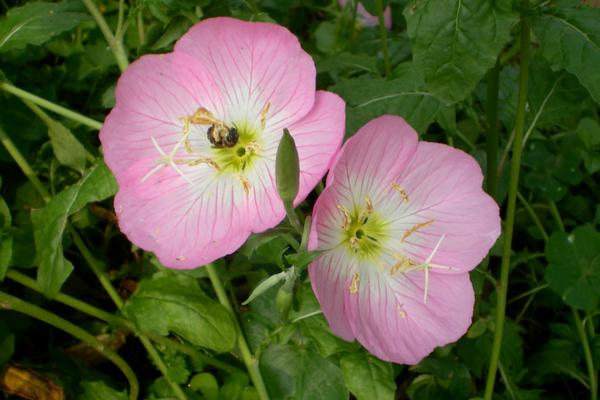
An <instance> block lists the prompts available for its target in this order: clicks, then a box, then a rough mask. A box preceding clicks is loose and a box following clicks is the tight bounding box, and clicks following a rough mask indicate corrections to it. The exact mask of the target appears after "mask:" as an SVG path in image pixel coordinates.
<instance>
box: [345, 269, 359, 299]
mask: <svg viewBox="0 0 600 400" xmlns="http://www.w3.org/2000/svg"><path fill="white" fill-rule="evenodd" d="M359 282H360V275H359V274H358V272H355V273H354V275H352V282H351V283H350V287H349V288H348V289H349V290H350V293H351V294H356V293H358V283H359Z"/></svg>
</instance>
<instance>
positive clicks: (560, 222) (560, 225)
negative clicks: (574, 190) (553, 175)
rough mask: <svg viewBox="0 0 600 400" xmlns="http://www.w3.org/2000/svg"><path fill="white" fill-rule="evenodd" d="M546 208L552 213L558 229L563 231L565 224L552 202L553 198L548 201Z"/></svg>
mask: <svg viewBox="0 0 600 400" xmlns="http://www.w3.org/2000/svg"><path fill="white" fill-rule="evenodd" d="M548 210H550V214H551V215H552V218H554V220H555V221H556V225H558V229H560V230H561V231H562V232H564V231H565V224H564V223H563V220H562V218H561V216H560V212H559V211H558V208H557V207H556V203H555V202H554V200H549V201H548Z"/></svg>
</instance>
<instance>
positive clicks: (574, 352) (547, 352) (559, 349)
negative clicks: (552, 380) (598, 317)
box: [528, 339, 581, 376]
mask: <svg viewBox="0 0 600 400" xmlns="http://www.w3.org/2000/svg"><path fill="white" fill-rule="evenodd" d="M580 352H581V350H580V346H579V345H578V344H577V343H576V342H574V341H572V340H567V339H550V340H549V341H548V342H546V343H544V345H543V346H542V348H541V350H540V351H538V352H537V353H535V354H534V355H533V356H532V357H531V359H530V360H529V364H528V365H529V368H530V369H531V371H532V373H533V374H534V375H540V376H544V375H549V374H564V375H568V376H573V375H577V373H578V371H579V368H578V364H579V362H580V361H581V357H580Z"/></svg>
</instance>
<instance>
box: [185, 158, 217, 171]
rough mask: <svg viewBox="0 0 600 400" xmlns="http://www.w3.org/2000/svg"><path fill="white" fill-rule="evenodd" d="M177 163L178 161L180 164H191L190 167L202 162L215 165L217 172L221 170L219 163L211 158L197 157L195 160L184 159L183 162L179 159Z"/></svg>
mask: <svg viewBox="0 0 600 400" xmlns="http://www.w3.org/2000/svg"><path fill="white" fill-rule="evenodd" d="M176 163H178V164H179V163H183V164H186V165H189V166H190V167H194V166H196V165H200V164H207V165H209V166H211V167H213V168H214V169H215V170H216V171H217V172H219V171H221V168H220V167H219V164H217V163H216V162H214V161H213V160H211V159H210V158H196V159H195V160H188V161H183V162H182V161H180V160H177V161H176Z"/></svg>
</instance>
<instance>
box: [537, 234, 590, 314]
mask: <svg viewBox="0 0 600 400" xmlns="http://www.w3.org/2000/svg"><path fill="white" fill-rule="evenodd" d="M546 258H547V259H548V261H549V262H550V265H549V266H548V268H547V269H546V282H548V285H549V286H550V287H551V288H552V289H553V290H554V291H556V292H557V293H558V294H560V295H561V297H562V299H563V301H564V302H565V303H566V304H568V305H570V306H573V307H577V308H580V309H583V310H588V311H592V310H594V309H595V308H596V307H597V305H598V296H599V295H600V233H598V232H597V231H596V230H595V229H594V228H592V227H591V226H588V225H586V226H580V227H578V228H575V230H574V231H573V232H572V233H571V234H567V233H563V232H556V233H554V234H553V235H552V236H551V237H550V239H549V240H548V242H547V243H546Z"/></svg>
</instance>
